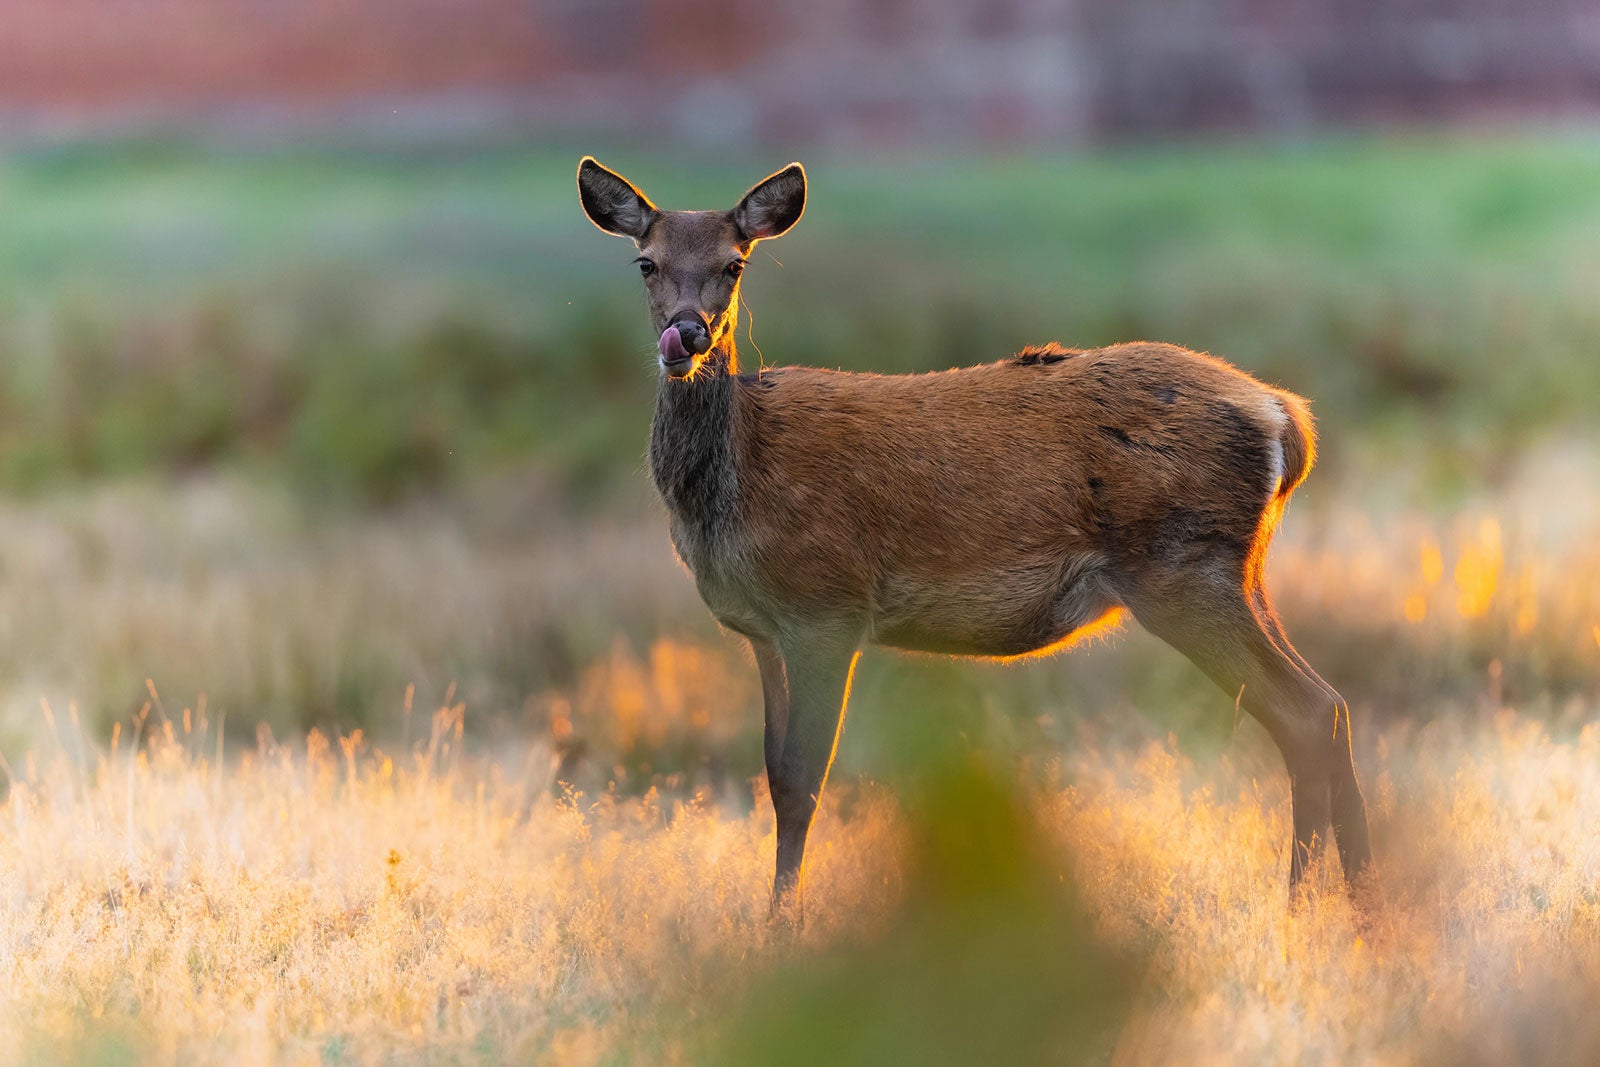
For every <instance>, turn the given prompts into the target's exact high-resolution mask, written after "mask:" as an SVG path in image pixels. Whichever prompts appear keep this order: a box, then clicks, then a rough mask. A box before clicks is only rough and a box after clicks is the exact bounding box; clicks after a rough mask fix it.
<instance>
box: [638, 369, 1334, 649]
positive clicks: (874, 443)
mask: <svg viewBox="0 0 1600 1067" xmlns="http://www.w3.org/2000/svg"><path fill="white" fill-rule="evenodd" d="M713 375H714V376H715V380H695V381H679V380H675V379H671V378H666V379H664V380H663V381H662V383H661V397H660V401H659V403H658V409H657V415H656V424H655V428H654V432H653V435H652V437H653V440H652V448H651V470H652V474H653V476H654V478H655V481H656V484H657V487H658V488H659V489H660V491H661V493H662V495H663V498H664V499H665V500H666V501H667V504H668V507H669V509H670V512H671V515H672V528H673V540H674V544H675V545H676V547H677V548H678V551H679V555H680V556H681V557H682V559H683V560H684V562H685V564H687V565H688V567H689V569H690V570H691V571H692V572H693V573H694V575H695V577H696V581H697V583H698V585H699V588H700V590H701V593H702V595H703V597H704V598H705V600H706V603H707V605H708V606H709V607H710V608H711V610H712V612H713V613H714V614H715V615H716V616H717V617H718V619H719V620H720V621H721V622H722V623H723V624H724V625H726V626H728V627H729V628H731V629H734V630H736V631H738V632H740V633H743V634H746V635H752V636H758V637H764V638H768V639H776V637H777V636H778V634H779V632H780V630H781V628H782V626H783V624H784V620H786V619H788V618H789V617H791V616H794V615H797V614H798V615H801V616H806V617H817V618H828V617H838V616H846V617H850V618H853V619H859V620H861V622H862V623H863V625H864V627H865V630H864V633H865V638H866V639H867V640H869V641H872V642H873V643H876V644H882V645H888V646H891V647H896V648H905V649H912V650H916V651H924V652H939V653H949V654H957V655H972V656H991V657H1011V656H1021V655H1026V654H1029V653H1033V652H1037V651H1039V650H1041V649H1044V648H1049V647H1051V646H1054V645H1058V644H1060V643H1061V642H1062V641H1063V640H1066V639H1070V638H1071V637H1072V636H1073V635H1074V634H1075V633H1077V632H1078V631H1080V630H1082V629H1084V628H1085V627H1090V626H1092V625H1094V624H1096V623H1098V622H1100V621H1101V620H1102V619H1103V618H1104V617H1106V616H1107V615H1108V614H1111V613H1115V612H1117V611H1118V610H1119V609H1120V608H1121V607H1122V606H1123V593H1122V592H1121V589H1122V588H1123V587H1124V586H1125V585H1126V584H1127V583H1128V582H1129V580H1130V579H1131V578H1132V576H1133V575H1134V574H1136V573H1137V572H1138V571H1139V570H1140V569H1141V567H1142V566H1143V565H1145V563H1146V562H1147V561H1149V560H1150V559H1152V558H1153V559H1154V561H1155V562H1156V564H1157V565H1161V564H1164V563H1169V562H1181V561H1182V560H1183V559H1184V558H1185V557H1186V556H1193V555H1196V554H1204V553H1207V552H1210V551H1213V550H1215V551H1219V552H1221V551H1225V550H1226V551H1228V552H1230V553H1236V554H1238V555H1239V556H1240V557H1241V558H1242V557H1243V555H1244V554H1245V553H1246V552H1247V551H1248V549H1249V548H1250V546H1251V545H1252V544H1253V543H1254V541H1255V539H1256V536H1257V533H1258V530H1259V529H1260V526H1261V524H1262V519H1263V516H1264V515H1265V514H1268V513H1269V512H1270V511H1271V510H1272V505H1273V503H1274V501H1275V500H1276V499H1277V498H1278V497H1280V496H1281V495H1287V493H1288V492H1289V491H1290V490H1291V489H1292V488H1293V487H1294V485H1296V484H1298V481H1299V478H1300V476H1301V475H1302V474H1303V471H1304V467H1303V466H1302V467H1300V468H1297V469H1295V470H1293V471H1287V470H1286V468H1285V466H1284V456H1285V454H1286V453H1287V454H1292V455H1295V456H1298V457H1304V458H1308V453H1309V440H1308V430H1309V427H1308V426H1307V424H1306V418H1305V415H1304V407H1303V405H1302V403H1301V402H1300V401H1299V400H1298V399H1297V398H1294V397H1292V396H1290V395H1288V394H1284V393H1280V392H1279V391H1277V390H1273V389H1269V388H1267V387H1265V386H1263V385H1261V384H1259V383H1257V382H1256V381H1254V380H1253V379H1251V378H1249V377H1247V376H1246V375H1244V374H1241V373H1240V372H1238V371H1236V370H1234V369H1233V368H1231V367H1228V366H1227V365H1225V364H1222V363H1220V362H1219V361H1216V360H1213V359H1210V358H1209V357H1206V356H1201V355H1198V354H1196V353H1192V352H1187V351H1185V350H1183V349H1179V348H1174V347H1172V346H1168V345H1156V344H1132V345H1120V346H1117V347H1114V348H1108V349H1102V350H1099V351H1094V352H1069V351H1066V350H1062V349H1057V348H1054V347H1051V348H1047V349H1042V350H1034V351H1030V352H1029V353H1027V354H1026V355H1025V356H1024V357H1022V358H1021V359H1014V360H1008V361H1006V362H1003V363H994V364H989V365H986V366H979V367H970V368H964V369H961V370H952V371H943V372H938V373H933V374H920V375H904V376H883V375H873V374H848V373H842V372H836V371H825V370H814V369H810V368H804V367H787V368H781V369H773V370H765V371H763V372H761V373H760V374H759V375H739V374H729V373H727V372H726V370H725V369H724V368H721V367H719V368H717V370H715V371H714V372H710V373H708V374H707V375H706V376H705V377H706V378H707V379H711V378H712V377H713ZM691 391H692V392H694V393H695V394H696V395H695V397H694V402H692V403H690V402H685V400H686V398H683V397H680V396H679V395H677V394H679V393H686V392H691ZM707 404H715V405H716V406H717V407H718V408H720V409H721V410H720V411H718V412H716V413H715V414H712V413H711V412H708V411H707V410H706V406H707ZM1290 412H1294V413H1295V417H1294V418H1291V416H1290ZM708 426H713V427H717V429H716V430H715V432H713V433H710V434H708V433H707V432H706V429H707V427H708ZM1286 436H1287V437H1288V438H1289V440H1288V445H1287V448H1286V447H1285V441H1284V438H1285V437H1286ZM1302 463H1303V459H1302Z"/></svg>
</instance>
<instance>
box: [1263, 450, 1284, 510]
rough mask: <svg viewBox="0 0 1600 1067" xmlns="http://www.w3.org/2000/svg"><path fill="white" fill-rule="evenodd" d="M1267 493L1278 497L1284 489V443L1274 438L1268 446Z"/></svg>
mask: <svg viewBox="0 0 1600 1067" xmlns="http://www.w3.org/2000/svg"><path fill="white" fill-rule="evenodd" d="M1267 464H1268V466H1267V493H1268V494H1269V495H1271V496H1276V495H1277V494H1278V490H1279V489H1282V488H1283V442H1282V441H1279V440H1278V439H1277V438H1276V437H1274V438H1273V439H1272V440H1271V442H1269V443H1268V445H1267Z"/></svg>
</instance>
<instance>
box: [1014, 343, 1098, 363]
mask: <svg viewBox="0 0 1600 1067" xmlns="http://www.w3.org/2000/svg"><path fill="white" fill-rule="evenodd" d="M1082 351H1083V350H1082V349H1081V348H1062V347H1061V346H1060V345H1058V344H1054V343H1052V344H1047V345H1028V346H1027V347H1026V348H1024V349H1023V350H1022V351H1021V352H1018V353H1017V355H1016V359H1015V362H1016V364H1017V366H1019V367H1039V366H1046V365H1048V364H1051V363H1060V362H1061V361H1062V360H1064V359H1066V358H1067V357H1068V356H1076V355H1078V354H1079V353H1080V352H1082Z"/></svg>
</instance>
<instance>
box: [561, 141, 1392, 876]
mask: <svg viewBox="0 0 1600 1067" xmlns="http://www.w3.org/2000/svg"><path fill="white" fill-rule="evenodd" d="M618 183H620V184H618ZM579 184H580V188H582V189H583V190H584V202H585V207H586V209H589V210H590V215H591V218H593V219H594V220H595V222H596V223H597V224H598V225H601V226H602V228H606V229H610V230H612V232H624V231H623V230H621V229H619V228H618V224H615V223H614V220H615V219H616V218H622V219H625V220H631V221H630V225H632V226H634V230H633V231H627V233H628V235H630V236H633V237H634V238H635V241H636V243H638V245H639V246H640V248H641V250H642V251H643V252H644V254H645V255H646V256H647V257H648V258H649V259H650V260H651V263H652V267H653V271H652V273H651V274H650V275H649V276H647V279H646V288H647V292H648V293H649V295H650V310H651V316H652V321H653V324H654V326H655V327H656V328H657V329H663V328H666V326H667V325H668V324H669V323H671V322H674V321H679V317H681V316H684V315H693V316H698V317H699V319H698V320H697V321H703V322H704V323H705V324H706V326H707V328H708V329H709V331H710V335H711V336H712V337H714V338H715V340H714V342H713V344H712V347H711V348H710V349H709V350H708V351H706V352H705V353H704V354H703V356H697V357H696V359H695V361H694V363H693V366H692V367H691V368H689V369H687V371H684V372H682V373H679V372H677V371H664V372H663V374H662V377H661V382H660V390H659V393H658V397H657V403H656V414H655V419H654V421H653V423H652V429H651V445H650V466H651V472H652V476H653V477H654V479H655V482H656V485H657V487H658V488H659V490H660V491H661V495H662V498H663V500H664V501H665V502H666V504H667V508H668V511H669V514H670V516H671V522H672V537H673V542H674V544H675V546H676V547H677V549H678V552H679V555H680V556H681V557H682V559H683V560H684V562H685V563H686V564H687V566H688V567H689V569H690V570H691V571H692V572H693V574H694V577H695V582H696V584H697V586H698V587H699V590H700V593H701V595H702V597H703V598H704V599H705V601H706V604H707V605H708V606H709V607H710V609H711V610H712V612H713V613H714V614H715V615H716V617H717V618H718V619H719V620H720V621H721V622H722V623H723V624H724V625H726V626H728V627H729V628H731V629H733V630H736V631H738V632H739V633H741V634H744V635H745V636H746V637H748V638H749V639H750V641H751V644H752V647H753V648H754V649H755V653H756V659H757V663H758V665H759V666H760V669H761V673H762V683H763V693H764V697H765V701H766V718H767V770H768V775H769V778H770V780H771V784H772V794H773V803H774V806H775V808H776V810H777V815H778V837H779V849H778V873H777V879H776V881H775V889H774V893H775V896H774V900H775V903H780V904H781V903H783V902H785V901H787V900H789V899H791V898H793V897H795V896H796V895H797V890H798V885H799V876H800V862H801V857H802V855H803V851H804V845H805V837H806V830H807V829H808V827H809V826H810V821H811V818H812V815H813V813H814V812H815V809H816V801H817V796H818V795H819V794H820V791H821V788H822V785H823V783H824V781H825V780H826V776H827V769H828V765H829V764H830V763H831V761H832V756H833V747H834V744H835V742H836V740H837V734H838V728H839V724H840V722H841V717H842V713H843V706H844V703H845V701H846V700H847V698H848V689H849V678H850V672H851V668H852V667H853V664H854V660H855V656H856V650H857V649H858V648H859V647H860V646H861V645H862V644H863V643H876V644H880V645H887V646H891V647H896V648H904V649H912V650H919V651H930V652H939V653H951V654H958V655H972V656H989V657H1015V656H1024V655H1030V654H1036V653H1040V652H1048V651H1053V650H1054V649H1056V648H1060V647H1063V646H1064V645H1066V644H1069V643H1071V642H1072V641H1073V640H1074V639H1075V638H1077V637H1079V636H1081V635H1083V634H1085V633H1090V632H1094V631H1095V630H1097V629H1099V628H1101V627H1103V626H1105V625H1107V624H1109V623H1111V622H1113V621H1115V620H1116V619H1118V618H1120V617H1121V615H1122V614H1123V613H1124V612H1125V611H1126V612H1131V613H1132V614H1133V616H1134V617H1135V618H1137V619H1138V620H1139V621H1140V622H1141V623H1143V624H1144V625H1145V626H1146V627H1147V628H1149V629H1150V630H1152V631H1153V632H1155V633H1156V634H1157V635H1158V636H1160V637H1162V638H1163V639H1165V640H1166V641H1168V642H1169V643H1171V644H1172V645H1174V646H1175V647H1176V648H1178V649H1179V650H1180V651H1182V652H1184V653H1185V654H1186V655H1187V656H1189V658H1190V659H1192V660H1193V661H1194V662H1195V663H1196V664H1197V665H1199V666H1200V667H1201V668H1202V669H1203V670H1204V671H1206V673H1207V674H1209V675H1210V676H1211V677H1212V678H1213V679H1214V680H1215V681H1216V682H1217V684H1218V685H1219V686H1221V687H1222V688H1223V689H1224V691H1225V692H1227V693H1228V695H1229V696H1230V697H1234V698H1236V699H1241V700H1242V702H1243V704H1244V706H1245V707H1246V708H1247V709H1249V710H1250V711H1251V713H1252V714H1254V715H1255V716H1256V717H1257V718H1259V719H1260V720H1261V721H1262V722H1263V724H1264V725H1265V726H1266V727H1267V729H1268V731H1269V732H1270V733H1271V734H1272V736H1273V738H1274V740H1275V741H1276V742H1277V743H1278V745H1279V747H1280V749H1281V750H1282V751H1283V753H1284V758H1285V761H1286V763H1287V764H1288V767H1289V770H1290V774H1291V778H1292V779H1293V781H1294V786H1295V788H1294V798H1295V836H1294V842H1293V845H1294V847H1293V849H1292V862H1291V880H1292V881H1298V879H1299V878H1300V876H1301V873H1302V872H1303V870H1304V867H1305V863H1306V862H1307V860H1308V859H1309V858H1310V856H1311V855H1312V854H1313V853H1314V852H1315V851H1316V849H1317V847H1318V845H1319V843H1320V840H1319V839H1320V837H1321V835H1322V834H1323V833H1324V831H1325V828H1326V826H1327V825H1328V822H1329V818H1330V816H1331V818H1332V820H1333V824H1334V828H1335V830H1336V835H1337V837H1338V840H1339V845H1340V851H1341V854H1342V857H1343V859H1344V864H1345V873H1346V875H1347V876H1348V877H1350V878H1351V879H1354V878H1355V877H1356V875H1357V874H1358V873H1359V872H1360V871H1361V870H1362V869H1363V868H1364V867H1365V866H1366V865H1367V863H1368V857H1369V852H1368V846H1367V839H1366V816H1365V810H1364V807H1363V805H1362V801H1361V797H1360V791H1359V788H1358V786H1357V785H1356V779H1355V770H1354V764H1353V761H1352V758H1351V749H1350V732H1349V713H1348V709H1347V708H1346V706H1345V704H1344V702H1343V700H1342V699H1341V698H1340V697H1339V695H1338V694H1337V693H1336V692H1335V691H1334V690H1333V689H1332V688H1331V687H1329V686H1328V685H1327V683H1326V682H1323V681H1322V679H1321V678H1319V677H1317V675H1316V673H1315V672H1314V671H1313V670H1312V669H1311V668H1310V666H1309V665H1308V664H1307V663H1306V662H1305V661H1304V660H1303V659H1302V658H1300V656H1299V654H1298V653H1297V652H1296V651H1295V650H1294V648H1293V646H1292V645H1290V644H1289V641H1288V638H1287V636H1286V635H1285V634H1284V632H1283V629H1282V625H1281V623H1279V621H1278V618H1277V615H1276V614H1275V613H1274V612H1273V610H1272V607H1271V604H1270V601H1269V600H1268V597H1267V593H1266V589H1265V586H1264V584H1263V565H1264V558H1265V553H1266V549H1267V545H1268V542H1269V541H1270V538H1271V535H1272V532H1273V530H1274V528H1275V527H1276V525H1277V522H1278V520H1279V519H1280V517H1281V516H1282V513H1283V509H1284V506H1285V504H1286V503H1287V500H1288V498H1289V495H1290V494H1291V493H1292V492H1293V491H1294V489H1295V488H1296V487H1297V486H1298V485H1299V484H1300V483H1301V481H1303V480H1304V478H1305V476H1306V474H1307V473H1308V472H1309V471H1310V468H1311V464H1312V461H1313V458H1314V454H1315V438H1314V435H1313V430H1312V422H1311V415H1310V412H1309V410H1308V408H1307V407H1306V404H1305V402H1304V401H1303V400H1301V399H1300V398H1299V397H1297V396H1294V395H1293V394H1291V393H1287V392H1284V391H1282V390H1279V389H1274V388H1272V387H1270V386H1266V385H1263V384H1262V383H1260V382H1258V381H1256V380H1255V379H1254V378H1251V377H1250V376H1249V375H1247V374H1245V373H1243V372H1241V371H1239V370H1237V369H1235V368H1233V367H1231V366H1229V365H1228V364H1227V363H1224V362H1223V361H1221V360H1219V359H1215V358H1213V357H1211V356H1208V355H1204V354H1201V353H1196V352H1190V351H1187V350H1185V349H1182V348H1178V347H1175V346H1172V345H1166V344H1154V343H1149V342H1136V343H1131V344H1122V345H1115V346H1112V347H1109V348H1102V349H1095V350H1090V351H1084V350H1079V349H1067V348H1062V347H1060V346H1057V345H1042V346H1034V347H1029V348H1026V349H1024V350H1023V351H1022V352H1021V353H1019V354H1017V355H1016V356H1015V357H1013V358H1012V359H1009V360H1006V361H1003V362H999V363H990V364H986V365H983V366H977V367H965V368H961V369H957V370H948V371H939V372H936V373H930V374H917V375H892V376H889V375H877V374H850V373H842V372H838V371H828V370H819V369H813V368H808V367H784V368H779V369H774V370H763V371H761V372H760V373H759V374H755V375H744V374H740V373H739V372H738V359H737V356H736V354H735V351H734V346H733V333H732V323H733V309H734V308H736V307H737V299H736V297H737V292H738V278H737V273H734V274H733V275H732V276H731V277H730V276H729V275H728V274H726V273H724V266H723V265H724V264H725V263H726V262H728V261H729V259H730V257H738V258H739V259H740V260H741V261H742V259H743V257H744V256H746V255H747V254H748V252H749V248H750V247H751V245H753V244H754V241H755V240H756V239H759V238H760V237H766V236H775V235H776V234H778V233H781V232H783V230H785V229H787V228H788V226H790V225H793V222H794V220H795V219H798V218H799V214H800V211H801V210H802V208H803V201H804V172H803V171H801V170H800V169H799V167H798V165H797V164H792V165H791V166H790V167H789V168H785V170H783V171H780V172H778V174H776V175H774V176H772V177H771V178H769V179H767V180H766V181H764V182H762V183H760V184H758V185H757V186H756V187H755V188H754V189H752V190H751V192H750V193H748V194H746V197H745V198H744V199H743V200H741V201H740V203H739V205H738V206H737V207H736V208H735V209H734V210H733V211H731V212H726V213H717V212H692V213H690V212H665V213H662V212H658V211H657V210H656V209H655V208H654V206H653V205H650V204H649V202H648V201H647V200H644V199H643V197H642V194H638V193H637V190H634V189H633V187H632V186H631V185H628V184H627V183H626V182H625V181H624V180H623V179H621V178H620V177H619V176H616V175H613V174H611V172H609V171H605V170H604V168H600V167H599V166H598V164H594V163H593V161H592V160H585V162H584V164H583V167H582V168H580V172H579ZM633 196H637V197H638V200H637V201H635V200H633V199H632V198H631V197H633ZM592 205H598V207H594V206H592ZM752 233H754V234H756V235H757V237H751V236H750V235H751V234H752Z"/></svg>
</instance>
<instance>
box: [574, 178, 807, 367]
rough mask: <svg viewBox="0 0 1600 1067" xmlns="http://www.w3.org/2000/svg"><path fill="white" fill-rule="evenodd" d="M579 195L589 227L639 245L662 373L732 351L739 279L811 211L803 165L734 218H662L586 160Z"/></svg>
mask: <svg viewBox="0 0 1600 1067" xmlns="http://www.w3.org/2000/svg"><path fill="white" fill-rule="evenodd" d="M578 194H579V196H580V198H581V199H582V201H583V210H584V213H585V214H587V215H588V216H589V220H590V221H591V222H593V223H594V224H595V225H596V226H598V227H600V228H601V229H602V230H604V231H606V232H607V233H611V234H616V235H617V236H618V237H628V238H631V239H632V240H633V243H634V246H635V247H636V248H638V250H639V256H638V258H637V259H635V260H634V262H635V263H636V264H637V265H638V267H639V273H640V274H641V275H642V276H643V277H644V288H645V295H646V297H647V298H648V300H649V304H650V323H651V326H652V328H653V329H654V330H655V331H656V332H657V333H658V334H659V335H660V349H661V368H662V370H663V371H664V372H665V373H666V374H667V375H669V376H670V377H673V378H687V377H690V376H692V375H693V374H694V372H695V371H696V370H697V369H698V368H699V367H700V365H701V363H703V362H704V361H705V359H706V358H707V356H708V354H709V353H711V352H712V351H713V350H714V349H716V350H721V351H725V352H726V351H731V349H732V344H731V341H732V336H733V327H734V324H735V323H736V321H737V319H738V307H739V277H740V275H741V274H742V273H743V272H744V267H745V263H746V262H747V261H748V260H749V258H750V251H751V249H753V248H754V247H755V244H756V242H757V241H764V240H767V239H768V238H772V237H780V236H782V235H783V234H785V233H787V232H788V231H789V228H790V227H792V226H793V225H794V224H795V223H796V222H798V221H800V216H801V214H802V213H803V212H804V211H805V207H806V172H805V168H803V167H801V166H800V164H798V163H791V164H789V165H788V166H787V167H784V168H783V169H782V170H780V171H777V172H776V173H774V174H772V175H770V176H768V177H767V178H764V179H762V180H761V181H760V182H758V183H756V185H755V186H754V187H753V188H751V189H750V191H749V192H747V193H745V194H744V196H743V197H741V198H740V200H739V202H738V203H737V204H736V205H734V207H733V210H731V211H662V210H660V209H659V208H657V207H656V206H655V205H654V204H652V203H651V202H650V199H649V198H648V197H647V196H645V195H644V194H643V193H642V192H640V191H639V190H638V188H637V187H635V186H634V185H633V183H632V182H630V181H628V179H626V178H624V177H623V176H622V175H620V174H618V173H616V172H615V171H612V170H608V169H606V168H605V167H603V166H601V165H600V164H599V163H596V162H595V161H594V157H592V156H585V157H584V158H583V161H582V162H581V163H579V164H578Z"/></svg>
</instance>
